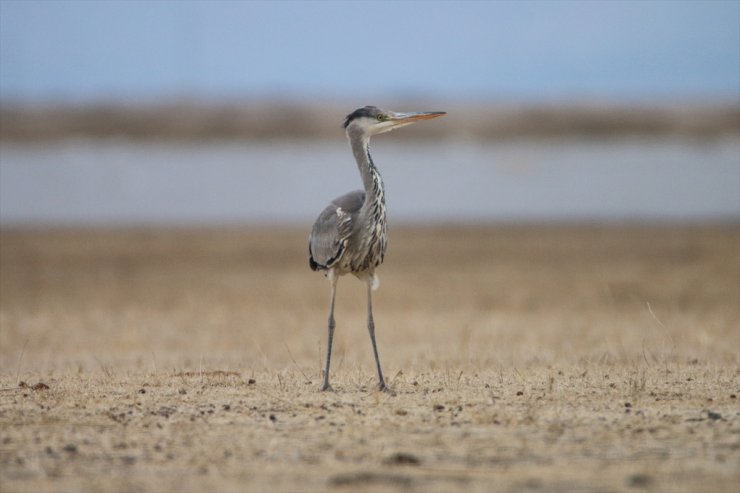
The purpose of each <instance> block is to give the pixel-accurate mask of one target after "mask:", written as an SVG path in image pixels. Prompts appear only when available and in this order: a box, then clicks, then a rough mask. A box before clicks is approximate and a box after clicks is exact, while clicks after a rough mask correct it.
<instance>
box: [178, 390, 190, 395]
mask: <svg viewBox="0 0 740 493" xmlns="http://www.w3.org/2000/svg"><path fill="white" fill-rule="evenodd" d="M177 392H178V393H179V394H180V395H185V394H187V393H188V391H187V390H185V389H180V390H178V391H177Z"/></svg>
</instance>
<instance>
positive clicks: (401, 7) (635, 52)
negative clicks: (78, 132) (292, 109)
mask: <svg viewBox="0 0 740 493" xmlns="http://www.w3.org/2000/svg"><path fill="white" fill-rule="evenodd" d="M0 90H1V95H2V98H4V99H5V100H9V99H24V100H44V99H73V100H79V99H90V98H107V97H114V98H126V99H131V98H133V99H135V98H142V97H143V98H160V97H182V96H196V97H201V98H222V97H232V96H250V95H268V96H294V97H306V96H315V97H325V98H326V97H335V96H339V97H357V96H367V95H391V96H419V97H448V98H471V99H472V98H477V97H493V98H525V99H526V98H536V99H551V98H574V97H581V96H584V95H585V96H587V97H607V98H650V97H654V96H660V97H664V98H676V97H684V96H691V97H694V96H699V97H707V96H709V97H714V96H724V97H732V98H736V99H738V98H740V96H738V93H740V1H737V0H732V1H711V0H704V1H696V2H671V1H660V2H648V1H632V2H620V1H610V2H597V1H580V2H558V1H547V2H487V3H486V2H469V3H468V2H429V3H427V2H387V3H383V2H351V3H345V2H236V1H234V2H180V1H166V2H165V1H162V2H144V1H136V2H123V1H121V2H106V1H84V2H70V1H40V2H36V1H30V0H23V1H8V0H0Z"/></svg>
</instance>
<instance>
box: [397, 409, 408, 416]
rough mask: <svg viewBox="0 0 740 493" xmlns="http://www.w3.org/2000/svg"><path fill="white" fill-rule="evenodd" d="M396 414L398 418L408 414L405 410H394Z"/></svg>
mask: <svg viewBox="0 0 740 493" xmlns="http://www.w3.org/2000/svg"><path fill="white" fill-rule="evenodd" d="M396 414H397V415H398V416H406V415H407V414H408V411H406V410H405V409H396Z"/></svg>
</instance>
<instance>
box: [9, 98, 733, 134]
mask: <svg viewBox="0 0 740 493" xmlns="http://www.w3.org/2000/svg"><path fill="white" fill-rule="evenodd" d="M355 104H356V103H345V104H338V103H331V104H326V105H315V106H311V105H300V104H280V103H265V102H233V103H224V104H201V103H197V102H169V103H161V104H150V105H143V104H140V105H124V104H115V103H90V104H84V105H76V106H75V105H45V106H24V105H18V104H12V103H4V104H3V107H2V111H1V112H0V139H1V140H5V141H38V140H51V139H64V138H109V137H121V138H128V139H142V140H193V139H195V140H208V139H240V140H244V139H286V138H332V137H338V136H340V135H341V128H339V122H341V121H342V119H343V117H344V115H345V114H346V113H348V112H349V111H350V110H352V109H353V107H354V106H353V105H355ZM396 104H397V106H396V109H400V110H403V109H419V108H421V109H432V110H436V109H444V110H446V111H447V112H448V117H447V118H446V119H445V120H446V121H445V123H444V124H436V125H426V126H419V127H418V128H413V129H410V130H409V131H408V135H410V136H411V137H413V136H416V137H421V138H424V137H427V138H440V137H462V138H473V139H483V140H496V139H510V138H550V137H566V136H575V137H594V138H595V137H600V138H603V137H620V136H630V135H637V136H681V137H695V138H707V137H720V136H727V135H730V136H734V135H737V133H738V132H739V131H740V106H738V105H737V104H736V103H729V104H724V103H716V104H700V103H696V104H690V103H689V104H678V103H676V104H670V103H662V104H589V103H571V104H568V103H560V104H529V105H512V104H494V103H484V104H479V105H461V104H446V105H445V104H442V105H443V106H444V108H441V107H439V108H438V106H439V105H440V103H438V102H429V103H420V102H415V103H400V102H399V103H396ZM407 106H413V108H407Z"/></svg>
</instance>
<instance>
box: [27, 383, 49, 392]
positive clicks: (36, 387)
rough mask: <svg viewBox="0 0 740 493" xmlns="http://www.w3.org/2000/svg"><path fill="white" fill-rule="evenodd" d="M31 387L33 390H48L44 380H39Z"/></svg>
mask: <svg viewBox="0 0 740 493" xmlns="http://www.w3.org/2000/svg"><path fill="white" fill-rule="evenodd" d="M31 388H32V389H33V390H49V386H48V385H46V384H45V383H44V382H39V383H37V384H36V385H34V386H33V387H31Z"/></svg>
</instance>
